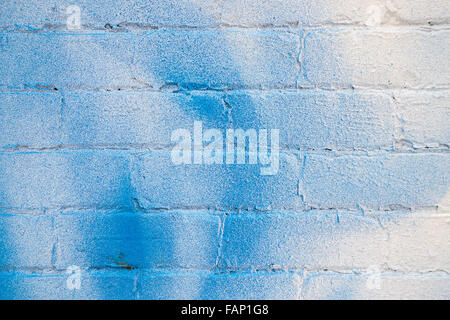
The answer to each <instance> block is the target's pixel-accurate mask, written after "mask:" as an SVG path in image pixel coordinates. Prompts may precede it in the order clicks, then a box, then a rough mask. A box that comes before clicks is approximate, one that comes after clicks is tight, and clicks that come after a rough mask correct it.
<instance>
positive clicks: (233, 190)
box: [133, 151, 301, 209]
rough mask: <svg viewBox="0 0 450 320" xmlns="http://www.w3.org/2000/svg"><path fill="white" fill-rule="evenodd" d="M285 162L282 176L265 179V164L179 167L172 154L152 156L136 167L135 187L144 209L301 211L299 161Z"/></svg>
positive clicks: (283, 159)
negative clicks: (172, 158) (262, 170)
mask: <svg viewBox="0 0 450 320" xmlns="http://www.w3.org/2000/svg"><path fill="white" fill-rule="evenodd" d="M279 158H280V159H279V170H278V172H277V174H275V175H261V168H262V166H261V165H260V164H259V163H258V164H248V161H246V164H229V165H227V164H221V165H219V164H213V165H196V164H191V165H175V164H173V163H172V160H171V156H170V152H165V151H156V152H150V153H145V154H142V155H141V156H140V157H139V158H138V160H137V161H136V165H135V169H134V170H133V173H134V176H133V185H134V187H135V188H136V197H137V199H138V201H139V204H140V205H141V206H142V207H144V208H180V207H187V208H199V207H200V208H205V207H206V208H241V209H248V208H258V209H267V208H294V207H298V206H299V205H300V204H301V201H300V198H299V196H298V188H297V187H298V172H299V170H300V168H299V163H298V159H297V157H296V156H295V155H292V154H287V153H283V152H280V157H279Z"/></svg>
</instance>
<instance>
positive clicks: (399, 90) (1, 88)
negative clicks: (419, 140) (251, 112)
mask: <svg viewBox="0 0 450 320" xmlns="http://www.w3.org/2000/svg"><path fill="white" fill-rule="evenodd" d="M174 85H175V86H177V85H176V84H174ZM5 87H7V85H1V84H0V94H29V93H45V94H55V95H61V93H64V94H78V93H89V94H92V93H102V94H103V93H110V94H116V93H119V94H122V93H123V94H130V93H136V94H141V93H164V94H190V93H211V94H218V93H221V94H228V93H234V92H236V93H239V92H243V93H260V92H261V93H262V92H283V93H305V94H307V93H315V92H320V93H339V92H343V93H356V92H358V93H381V94H385V95H392V94H393V93H394V94H403V93H409V94H411V93H417V94H423V93H424V92H425V93H433V92H437V93H440V92H449V93H450V87H448V88H447V87H442V88H403V87H390V88H388V87H353V88H352V87H347V86H345V87H336V88H331V87H327V86H324V87H314V86H311V87H297V86H291V87H267V88H259V87H258V88H255V87H239V88H205V89H188V88H180V89H173V90H172V89H164V88H154V89H152V88H143V87H142V88H131V87H127V86H123V87H118V88H110V89H108V88H97V89H93V88H79V87H77V88H67V87H60V88H56V87H54V85H42V88H31V87H30V88H27V89H14V88H5Z"/></svg>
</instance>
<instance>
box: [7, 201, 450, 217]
mask: <svg viewBox="0 0 450 320" xmlns="http://www.w3.org/2000/svg"><path fill="white" fill-rule="evenodd" d="M439 210H440V207H439V206H438V205H435V206H415V207H405V206H403V205H395V204H390V205H385V206H382V207H367V208H366V207H364V208H361V207H356V206H355V207H344V206H335V207H316V206H309V205H308V204H304V205H299V206H298V207H297V208H284V207H280V208H273V209H272V208H271V209H258V208H255V207H252V208H238V207H207V206H179V207H170V208H164V207H158V206H155V207H148V208H132V207H105V206H100V207H98V206H95V205H93V206H82V207H78V206H53V207H45V208H15V207H0V216H18V217H19V216H29V217H33V216H36V217H39V216H48V217H61V216H66V215H68V216H72V215H84V214H90V215H99V216H109V215H142V216H151V215H158V216H159V215H162V216H166V215H169V214H200V215H203V214H204V215H205V216H223V215H227V216H228V215H229V216H258V217H262V216H269V217H272V216H283V217H298V216H300V215H308V216H315V215H317V216H320V215H323V214H324V213H325V214H326V213H332V214H336V213H339V214H340V215H347V214H348V215H352V216H355V215H356V216H361V217H367V218H376V217H379V216H380V215H383V214H386V213H389V212H394V213H399V214H401V215H402V216H403V215H404V214H412V215H410V217H429V218H446V217H450V211H447V212H439ZM337 211H338V212H337Z"/></svg>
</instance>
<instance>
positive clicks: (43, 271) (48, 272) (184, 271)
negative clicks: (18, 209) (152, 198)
mask: <svg viewBox="0 0 450 320" xmlns="http://www.w3.org/2000/svg"><path fill="white" fill-rule="evenodd" d="M67 267H69V265H68V266H67ZM130 267H131V268H130V269H127V268H126V267H122V266H120V265H117V267H116V266H106V265H105V266H101V267H100V266H97V267H95V266H86V267H80V268H81V270H82V273H83V274H84V275H86V274H87V275H89V274H92V275H95V274H100V275H101V273H103V272H108V273H112V274H114V273H120V272H123V273H125V274H130V275H132V274H134V273H135V272H140V273H142V276H144V277H145V276H150V277H151V276H158V275H168V274H174V275H177V274H178V275H189V274H191V275H192V274H197V275H209V276H227V275H229V276H233V275H236V276H238V275H264V274H265V275H277V274H278V275H280V274H304V273H306V277H308V276H317V275H361V276H367V275H370V274H372V273H370V274H369V273H366V270H367V267H348V266H344V267H326V266H324V267H318V268H305V267H285V268H283V267H281V266H280V267H260V268H258V267H255V268H248V267H242V268H239V267H220V268H215V267H212V268H200V267H180V266H174V267H161V268H148V267H139V266H132V265H130ZM39 272H40V274H37V273H39ZM17 273H30V274H32V275H33V277H52V276H57V277H59V276H62V277H68V275H67V273H66V268H61V267H59V266H58V267H47V268H46V267H15V268H10V267H8V266H5V267H0V277H1V276H2V275H11V274H17ZM308 273H310V274H309V275H308ZM380 275H384V276H402V275H404V276H410V277H411V276H417V277H423V276H425V277H426V276H430V277H434V276H438V277H442V276H444V277H447V276H449V275H450V271H447V270H445V269H431V270H422V271H421V270H418V271H409V270H402V269H400V270H396V269H389V268H388V269H380Z"/></svg>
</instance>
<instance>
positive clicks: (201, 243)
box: [55, 212, 220, 271]
mask: <svg viewBox="0 0 450 320" xmlns="http://www.w3.org/2000/svg"><path fill="white" fill-rule="evenodd" d="M219 225H220V219H219V217H217V216H213V215H210V214H208V213H207V212H202V213H192V212H189V213H187V214H183V213H179V212H176V213H164V212H163V213H156V212H153V213H150V214H138V213H111V214H96V213H94V212H88V213H83V214H81V213H74V214H68V215H66V214H64V215H61V216H58V217H57V218H56V221H55V226H56V230H55V234H56V236H57V237H58V259H57V262H56V265H57V267H58V268H67V267H68V266H70V265H77V266H80V267H90V268H105V267H113V268H118V269H123V270H128V271H131V270H134V269H142V268H177V267H178V268H197V269H198V268H203V269H208V268H212V267H213V266H214V265H215V263H216V258H217V253H218V241H219V240H218V239H219Z"/></svg>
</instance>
